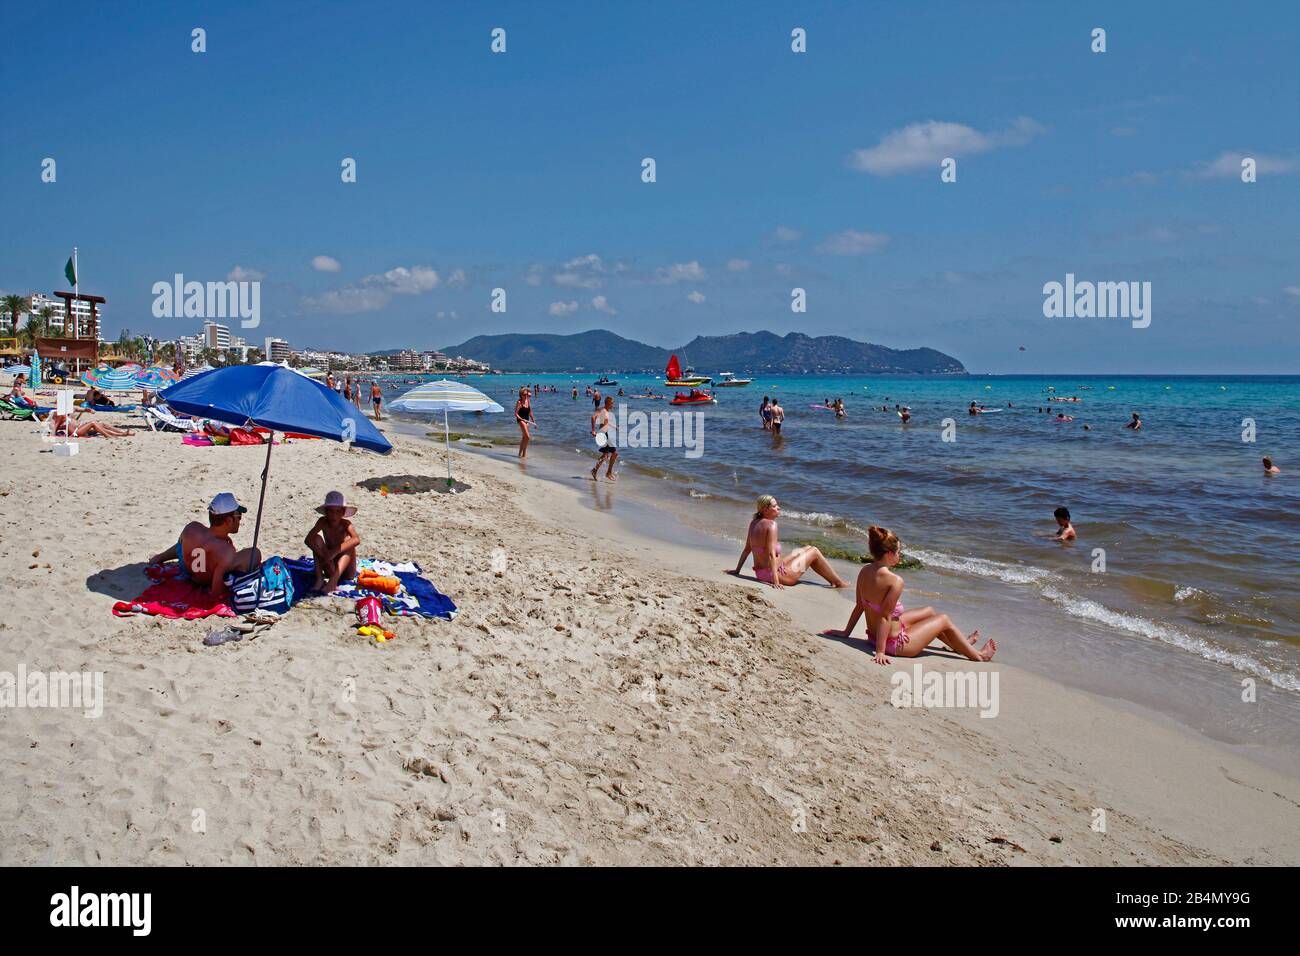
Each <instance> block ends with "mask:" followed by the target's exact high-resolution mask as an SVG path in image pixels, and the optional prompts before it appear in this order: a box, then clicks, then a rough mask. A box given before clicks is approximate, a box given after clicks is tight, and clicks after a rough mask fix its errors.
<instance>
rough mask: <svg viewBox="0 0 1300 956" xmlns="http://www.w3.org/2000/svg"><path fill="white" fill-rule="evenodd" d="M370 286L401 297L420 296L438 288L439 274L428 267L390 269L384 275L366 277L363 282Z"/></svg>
mask: <svg viewBox="0 0 1300 956" xmlns="http://www.w3.org/2000/svg"><path fill="white" fill-rule="evenodd" d="M362 281H363V282H364V283H365V284H366V285H368V286H379V287H381V288H385V289H388V290H389V291H390V292H396V293H397V294H399V295H419V294H420V293H422V292H429V291H431V290H433V289H435V288H437V286H438V282H439V281H440V280H439V278H438V273H437V272H435V271H434V270H433V269H431V268H429V267H428V266H411V267H410V268H409V269H408V268H407V267H406V266H398V267H397V268H396V269H389V270H388V271H387V272H385V273H384V274H383V275H372V276H366V277H365V279H363V280H362Z"/></svg>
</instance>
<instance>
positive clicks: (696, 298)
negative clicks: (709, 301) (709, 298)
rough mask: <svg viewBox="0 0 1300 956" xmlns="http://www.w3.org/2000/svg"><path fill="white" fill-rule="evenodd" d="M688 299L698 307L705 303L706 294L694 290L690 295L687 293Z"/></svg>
mask: <svg viewBox="0 0 1300 956" xmlns="http://www.w3.org/2000/svg"><path fill="white" fill-rule="evenodd" d="M686 298H688V299H690V300H691V301H692V302H694V303H695V304H696V305H699V304H700V303H701V302H703V301H704V293H702V292H700V291H698V290H694V289H693V290H691V291H690V292H689V293H687V295H686Z"/></svg>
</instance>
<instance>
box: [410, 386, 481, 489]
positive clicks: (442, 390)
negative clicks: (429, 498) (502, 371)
mask: <svg viewBox="0 0 1300 956" xmlns="http://www.w3.org/2000/svg"><path fill="white" fill-rule="evenodd" d="M389 407H390V408H391V409H392V410H393V411H397V412H417V413H423V414H436V413H438V412H442V431H443V436H444V438H445V439H446V442H447V487H448V488H451V487H452V486H453V485H454V484H455V483H454V482H453V481H452V480H451V429H450V426H449V425H448V424H447V413H448V412H504V411H505V409H504V408H502V407H501V406H500V405H498V404H497V403H496V402H494V401H492V399H490V398H488V397H487V396H486V395H484V394H483V393H482V392H480V391H479V390H478V389H476V388H470V387H469V386H468V385H465V384H463V383H462V382H452V381H449V380H448V379H443V380H442V381H441V382H425V383H424V384H423V385H418V386H416V387H415V388H413V389H411V390H410V391H409V392H407V393H406V394H404V395H403V396H402V397H401V398H399V399H398V400H397V401H395V402H393V404H392V405H390V406H389Z"/></svg>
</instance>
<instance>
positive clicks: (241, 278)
mask: <svg viewBox="0 0 1300 956" xmlns="http://www.w3.org/2000/svg"><path fill="white" fill-rule="evenodd" d="M265 278H266V273H265V272H258V271H257V270H256V269H245V268H244V267H243V266H235V268H233V269H231V270H230V271H229V272H227V273H226V281H227V282H261V281H262V280H263V279H265Z"/></svg>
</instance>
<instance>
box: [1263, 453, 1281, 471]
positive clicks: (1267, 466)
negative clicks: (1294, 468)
mask: <svg viewBox="0 0 1300 956" xmlns="http://www.w3.org/2000/svg"><path fill="white" fill-rule="evenodd" d="M1264 474H1266V475H1280V474H1282V469H1281V468H1279V467H1278V466H1277V465H1275V464H1273V459H1272V458H1270V457H1269V456H1268V455H1265V456H1264Z"/></svg>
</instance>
